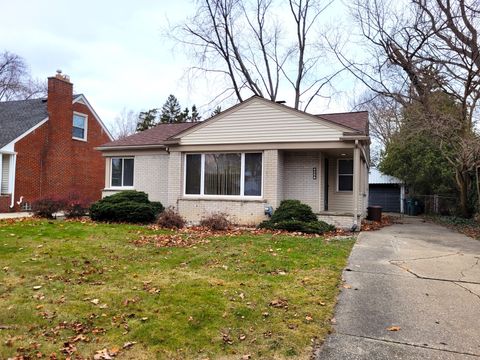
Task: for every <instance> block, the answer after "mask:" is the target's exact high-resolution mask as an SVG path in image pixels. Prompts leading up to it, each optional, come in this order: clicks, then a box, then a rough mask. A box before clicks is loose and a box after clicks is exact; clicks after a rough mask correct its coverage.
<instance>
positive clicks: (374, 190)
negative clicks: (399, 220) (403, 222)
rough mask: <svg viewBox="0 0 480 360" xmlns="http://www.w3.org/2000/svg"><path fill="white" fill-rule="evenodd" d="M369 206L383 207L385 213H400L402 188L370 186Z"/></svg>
mask: <svg viewBox="0 0 480 360" xmlns="http://www.w3.org/2000/svg"><path fill="white" fill-rule="evenodd" d="M368 205H369V206H373V205H377V206H381V207H382V208H383V211H384V212H400V187H399V186H398V185H393V184H392V185H390V184H389V185H374V184H370V186H369V194H368Z"/></svg>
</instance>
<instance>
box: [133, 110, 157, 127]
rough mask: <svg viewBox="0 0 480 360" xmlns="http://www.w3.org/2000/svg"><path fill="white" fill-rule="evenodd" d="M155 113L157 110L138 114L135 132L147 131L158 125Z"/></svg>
mask: <svg viewBox="0 0 480 360" xmlns="http://www.w3.org/2000/svg"><path fill="white" fill-rule="evenodd" d="M157 113H158V109H150V110H148V111H142V112H140V114H139V115H138V121H137V129H136V131H137V132H138V131H144V130H148V129H151V128H153V127H155V126H156V125H158V122H157Z"/></svg>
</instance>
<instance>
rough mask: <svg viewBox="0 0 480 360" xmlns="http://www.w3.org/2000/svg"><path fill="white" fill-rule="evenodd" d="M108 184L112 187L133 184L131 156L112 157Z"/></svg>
mask: <svg viewBox="0 0 480 360" xmlns="http://www.w3.org/2000/svg"><path fill="white" fill-rule="evenodd" d="M110 184H111V186H112V187H131V186H133V159H132V158H112V166H111V182H110Z"/></svg>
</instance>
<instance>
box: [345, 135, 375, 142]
mask: <svg viewBox="0 0 480 360" xmlns="http://www.w3.org/2000/svg"><path fill="white" fill-rule="evenodd" d="M340 140H355V141H357V140H360V141H362V140H363V141H368V142H369V143H370V136H367V135H345V136H341V137H340Z"/></svg>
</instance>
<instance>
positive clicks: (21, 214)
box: [0, 212, 32, 220]
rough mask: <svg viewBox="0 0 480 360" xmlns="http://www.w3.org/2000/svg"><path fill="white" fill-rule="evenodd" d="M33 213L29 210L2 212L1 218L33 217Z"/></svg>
mask: <svg viewBox="0 0 480 360" xmlns="http://www.w3.org/2000/svg"><path fill="white" fill-rule="evenodd" d="M31 216H32V213H29V212H12V213H0V220H2V219H18V218H25V217H31Z"/></svg>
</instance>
